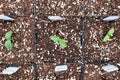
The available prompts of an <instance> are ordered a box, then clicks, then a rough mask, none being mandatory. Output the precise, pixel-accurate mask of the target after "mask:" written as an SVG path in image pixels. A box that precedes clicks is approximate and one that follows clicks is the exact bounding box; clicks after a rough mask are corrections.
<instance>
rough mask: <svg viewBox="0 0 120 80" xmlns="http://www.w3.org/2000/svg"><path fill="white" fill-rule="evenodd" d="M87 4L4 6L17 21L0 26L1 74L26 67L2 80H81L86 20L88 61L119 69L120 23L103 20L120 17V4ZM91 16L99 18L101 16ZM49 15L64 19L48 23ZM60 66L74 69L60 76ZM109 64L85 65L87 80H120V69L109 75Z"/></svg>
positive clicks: (49, 1)
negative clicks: (8, 35) (7, 38)
mask: <svg viewBox="0 0 120 80" xmlns="http://www.w3.org/2000/svg"><path fill="white" fill-rule="evenodd" d="M82 5H83V2H82V0H69V1H68V0H36V4H35V5H34V4H33V1H32V0H15V1H13V0H9V1H6V0H5V1H1V5H0V13H1V14H5V15H9V16H10V17H12V18H14V19H15V21H13V22H6V21H2V20H1V21H0V46H1V47H0V63H1V65H0V71H2V70H3V69H5V68H6V67H8V64H10V65H13V64H14V65H16V66H21V68H20V70H19V71H17V72H16V73H14V74H12V75H2V74H0V79H1V80H35V79H36V77H37V79H38V80H81V62H82V51H81V49H82V46H81V30H82V27H83V21H82V20H81V19H82V16H84V30H85V31H84V37H85V39H84V41H85V46H84V61H85V62H86V63H87V62H100V61H101V62H102V61H109V60H110V61H112V63H111V64H113V65H116V63H118V62H120V58H119V55H120V54H119V53H120V36H119V33H120V26H119V25H120V19H118V20H115V21H112V22H105V21H103V20H102V19H103V18H104V17H106V16H108V15H118V14H120V1H119V0H112V1H110V0H101V1H100V0H92V1H91V0H87V1H85V6H82ZM34 6H35V11H34ZM83 7H84V8H83ZM34 12H36V15H35V14H34ZM89 14H99V15H98V16H99V17H91V16H89ZM49 15H58V16H61V17H62V18H63V20H62V21H51V20H49V19H48V18H47V16H49ZM111 28H115V33H114V34H113V36H112V37H111V38H110V40H109V41H108V42H103V41H102V40H103V38H104V36H105V35H106V33H107V32H108V30H109V29H111ZM8 31H12V32H13V35H12V37H13V42H12V44H13V48H12V50H11V51H7V50H6V48H5V47H4V43H5V38H4V36H5V33H6V32H8ZM34 33H36V35H34ZM51 35H57V36H59V37H60V38H62V39H64V40H65V41H66V43H67V47H66V48H62V47H61V46H60V45H59V44H58V43H55V42H53V41H52V40H50V36H51ZM35 38H36V42H35ZM3 63H5V64H6V65H5V64H3ZM35 64H36V65H37V67H35ZM60 64H66V65H67V66H68V70H67V71H62V72H55V71H54V69H55V66H56V65H60ZM104 65H105V64H85V77H84V78H85V80H119V79H120V72H119V70H118V71H114V72H111V73H106V72H105V71H103V70H101V68H102V66H104ZM116 66H117V65H116ZM118 68H120V67H118ZM35 70H36V71H35Z"/></svg>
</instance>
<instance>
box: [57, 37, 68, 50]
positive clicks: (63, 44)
mask: <svg viewBox="0 0 120 80" xmlns="http://www.w3.org/2000/svg"><path fill="white" fill-rule="evenodd" d="M59 44H60V46H62V47H63V48H65V47H67V44H66V42H65V40H64V39H60V40H59Z"/></svg>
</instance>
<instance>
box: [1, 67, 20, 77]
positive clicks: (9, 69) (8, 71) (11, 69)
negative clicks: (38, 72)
mask: <svg viewBox="0 0 120 80" xmlns="http://www.w3.org/2000/svg"><path fill="white" fill-rule="evenodd" d="M19 69H20V67H7V68H6V69H4V70H3V71H2V73H0V74H8V75H9V74H13V73H15V72H17V71H18V70H19Z"/></svg>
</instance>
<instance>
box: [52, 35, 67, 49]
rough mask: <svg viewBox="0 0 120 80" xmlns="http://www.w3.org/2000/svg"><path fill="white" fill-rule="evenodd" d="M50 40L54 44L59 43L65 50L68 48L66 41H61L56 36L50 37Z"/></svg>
mask: <svg viewBox="0 0 120 80" xmlns="http://www.w3.org/2000/svg"><path fill="white" fill-rule="evenodd" d="M50 39H51V40H52V41H54V42H58V43H59V44H60V46H62V47H63V48H65V47H67V44H66V42H65V40H64V39H61V38H60V37H58V36H56V35H53V36H50Z"/></svg>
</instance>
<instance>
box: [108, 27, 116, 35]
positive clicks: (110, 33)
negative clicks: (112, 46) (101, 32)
mask: <svg viewBox="0 0 120 80" xmlns="http://www.w3.org/2000/svg"><path fill="white" fill-rule="evenodd" d="M114 32H115V30H114V28H111V29H110V30H109V31H108V33H107V35H109V36H112V35H113V33H114Z"/></svg>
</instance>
